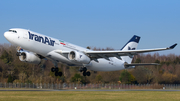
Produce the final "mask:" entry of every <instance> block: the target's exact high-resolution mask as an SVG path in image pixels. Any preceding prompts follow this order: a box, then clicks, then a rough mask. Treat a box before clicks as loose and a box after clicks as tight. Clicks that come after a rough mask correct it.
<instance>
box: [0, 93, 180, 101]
mask: <svg viewBox="0 0 180 101" xmlns="http://www.w3.org/2000/svg"><path fill="white" fill-rule="evenodd" d="M140 100H141V101H180V92H170V91H167V92H163V91H162V92H161V91H114V92H113V91H112V92H111V91H88V92H87V91H0V101H140Z"/></svg>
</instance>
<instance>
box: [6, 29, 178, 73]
mask: <svg viewBox="0 0 180 101" xmlns="http://www.w3.org/2000/svg"><path fill="white" fill-rule="evenodd" d="M4 37H5V38H6V39H7V40H8V41H9V42H10V43H11V44H13V45H15V46H16V47H17V54H16V55H17V56H19V59H20V61H23V62H28V63H33V64H40V63H41V62H42V59H49V60H51V61H52V62H53V64H54V67H52V68H51V71H52V72H54V74H55V76H62V72H59V69H58V63H59V62H61V63H64V64H67V65H68V66H79V67H80V69H79V71H80V72H83V76H90V75H91V73H90V71H87V70H92V71H118V70H123V69H129V68H135V66H139V65H158V64H157V63H131V62H132V59H133V56H134V55H137V54H138V53H146V52H154V51H162V50H169V49H173V48H174V47H175V46H176V45H177V43H175V44H173V45H172V46H170V47H167V48H155V49H143V50H136V48H137V46H138V43H139V40H140V37H139V36H137V35H134V36H133V37H132V38H131V39H130V40H129V41H128V42H127V43H126V44H125V45H124V46H123V47H122V49H121V50H112V51H93V50H90V49H87V48H83V47H80V46H77V45H74V44H71V43H69V42H65V41H63V40H59V39H56V38H52V37H49V36H46V35H43V34H39V33H36V32H33V31H30V30H27V29H22V28H12V29H9V30H8V31H6V32H5V33H4ZM24 49H25V50H24Z"/></svg>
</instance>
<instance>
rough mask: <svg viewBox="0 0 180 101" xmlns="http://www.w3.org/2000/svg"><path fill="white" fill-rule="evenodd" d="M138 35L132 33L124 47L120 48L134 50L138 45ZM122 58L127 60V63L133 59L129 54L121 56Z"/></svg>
mask: <svg viewBox="0 0 180 101" xmlns="http://www.w3.org/2000/svg"><path fill="white" fill-rule="evenodd" d="M139 40H140V37H139V36H136V35H134V36H133V37H132V38H131V39H130V40H129V41H128V42H127V43H126V44H125V45H124V47H123V48H122V49H121V50H122V51H126V50H135V49H136V48H137V46H138V43H139ZM121 58H122V60H123V61H125V62H127V63H128V64H130V63H131V62H132V59H133V55H131V54H129V56H121Z"/></svg>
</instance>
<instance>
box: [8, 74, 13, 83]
mask: <svg viewBox="0 0 180 101" xmlns="http://www.w3.org/2000/svg"><path fill="white" fill-rule="evenodd" d="M7 82H8V83H13V77H12V76H11V74H9V75H8V81H7Z"/></svg>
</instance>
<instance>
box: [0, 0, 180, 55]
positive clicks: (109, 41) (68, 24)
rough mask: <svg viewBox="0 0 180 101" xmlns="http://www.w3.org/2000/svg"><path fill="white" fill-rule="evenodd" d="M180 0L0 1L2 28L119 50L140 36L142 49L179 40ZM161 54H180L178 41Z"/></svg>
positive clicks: (140, 47) (2, 31)
mask: <svg viewBox="0 0 180 101" xmlns="http://www.w3.org/2000/svg"><path fill="white" fill-rule="evenodd" d="M179 5H180V0H89V1H87V0H11V1H10V0H1V2H0V33H1V37H0V43H1V44H3V43H9V42H8V41H7V40H6V39H5V38H4V36H3V33H4V32H5V31H7V30H8V29H10V28H25V29H30V30H32V31H35V32H38V33H41V34H45V35H47V36H51V37H54V38H58V39H61V40H64V41H67V42H70V43H74V44H77V45H79V46H83V47H87V46H91V47H99V48H106V47H111V48H114V49H121V48H122V47H123V45H124V44H125V43H126V42H127V41H128V40H129V39H130V38H131V37H132V36H133V35H138V36H141V40H140V43H139V46H138V49H148V48H161V47H168V46H170V45H172V44H174V43H178V44H179V45H180V38H179V37H180V6H179ZM179 45H178V46H177V47H176V48H175V49H174V50H168V51H163V52H159V53H160V54H162V55H163V54H164V55H167V54H171V53H172V54H177V55H180V46H179Z"/></svg>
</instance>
